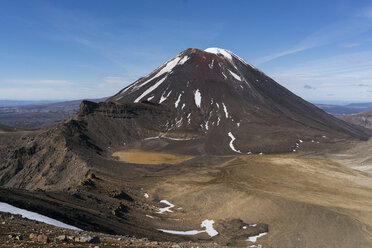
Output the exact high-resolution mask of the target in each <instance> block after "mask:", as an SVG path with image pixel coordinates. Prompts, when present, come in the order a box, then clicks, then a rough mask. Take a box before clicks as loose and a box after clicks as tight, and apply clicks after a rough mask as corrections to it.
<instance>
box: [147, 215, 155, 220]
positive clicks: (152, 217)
mask: <svg viewBox="0 0 372 248" xmlns="http://www.w3.org/2000/svg"><path fill="white" fill-rule="evenodd" d="M146 217H149V218H151V219H154V216H151V215H148V214H146Z"/></svg>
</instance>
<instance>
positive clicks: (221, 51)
mask: <svg viewBox="0 0 372 248" xmlns="http://www.w3.org/2000/svg"><path fill="white" fill-rule="evenodd" d="M204 51H205V52H207V53H213V54H216V55H218V54H220V55H222V56H224V57H226V58H228V59H230V60H231V59H232V56H231V53H230V52H229V51H227V50H225V49H222V48H218V47H210V48H207V49H205V50H204Z"/></svg>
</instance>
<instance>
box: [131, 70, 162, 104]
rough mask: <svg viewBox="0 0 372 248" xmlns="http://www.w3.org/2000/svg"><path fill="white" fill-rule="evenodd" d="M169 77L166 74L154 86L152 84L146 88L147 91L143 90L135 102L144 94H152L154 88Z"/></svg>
mask: <svg viewBox="0 0 372 248" xmlns="http://www.w3.org/2000/svg"><path fill="white" fill-rule="evenodd" d="M166 78H167V77H166V76H165V77H164V78H162V79H160V80H159V81H158V82H156V84H154V85H153V86H151V87H150V88H148V89H147V90H145V92H143V93H142V94H141V95H140V96H139V97H137V99H136V100H134V102H135V103H136V102H139V100H141V99H142V98H143V97H144V96H146V95H148V94H150V93H151V92H152V91H153V90H155V89H156V88H157V87H158V86H159V85H161V84H162V83H163V82H164V80H165V79H166Z"/></svg>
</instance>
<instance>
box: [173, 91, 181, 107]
mask: <svg viewBox="0 0 372 248" xmlns="http://www.w3.org/2000/svg"><path fill="white" fill-rule="evenodd" d="M181 96H182V94H179V95H178V99H177V101H176V102H175V103H174V107H175V108H178V104H179V103H180V100H181Z"/></svg>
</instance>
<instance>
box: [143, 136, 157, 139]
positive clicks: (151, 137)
mask: <svg viewBox="0 0 372 248" xmlns="http://www.w3.org/2000/svg"><path fill="white" fill-rule="evenodd" d="M153 139H159V136H155V137H148V138H145V139H143V140H153Z"/></svg>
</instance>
